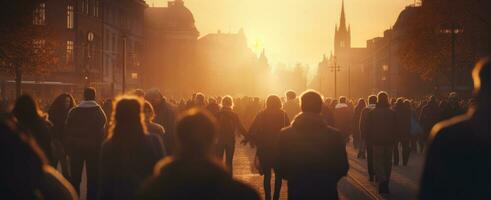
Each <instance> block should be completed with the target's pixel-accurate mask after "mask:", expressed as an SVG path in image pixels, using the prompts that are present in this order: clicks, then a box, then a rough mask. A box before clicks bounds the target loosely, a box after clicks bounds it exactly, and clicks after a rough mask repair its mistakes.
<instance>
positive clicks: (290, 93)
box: [286, 90, 297, 100]
mask: <svg viewBox="0 0 491 200" xmlns="http://www.w3.org/2000/svg"><path fill="white" fill-rule="evenodd" d="M295 98H297V93H295V92H294V91H291V90H290V91H288V92H286V99H287V100H293V99H295Z"/></svg>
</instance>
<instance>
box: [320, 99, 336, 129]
mask: <svg viewBox="0 0 491 200" xmlns="http://www.w3.org/2000/svg"><path fill="white" fill-rule="evenodd" d="M331 102H332V99H330V98H326V99H325V101H324V104H323V105H322V112H321V114H322V116H323V117H324V119H325V120H326V122H327V124H329V125H330V126H334V109H333V108H331Z"/></svg>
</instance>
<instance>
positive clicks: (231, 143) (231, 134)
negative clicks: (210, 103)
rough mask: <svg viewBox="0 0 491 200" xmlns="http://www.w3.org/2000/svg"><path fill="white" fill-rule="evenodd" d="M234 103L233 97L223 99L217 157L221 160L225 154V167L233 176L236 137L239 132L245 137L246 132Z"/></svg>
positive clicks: (219, 115) (218, 120)
mask: <svg viewBox="0 0 491 200" xmlns="http://www.w3.org/2000/svg"><path fill="white" fill-rule="evenodd" d="M233 106H234V102H233V100H232V97H230V96H225V97H223V99H222V109H221V110H220V112H219V113H218V117H217V122H218V140H217V146H216V147H217V155H218V158H219V159H220V160H221V159H223V155H224V154H225V165H226V166H227V168H228V169H229V170H230V173H231V174H233V167H232V162H233V160H234V152H235V136H236V133H237V132H239V133H240V134H241V135H242V136H244V137H245V135H246V132H247V131H246V130H245V128H244V126H243V125H242V122H240V119H239V116H238V115H237V113H235V112H234V111H233V110H232V108H233Z"/></svg>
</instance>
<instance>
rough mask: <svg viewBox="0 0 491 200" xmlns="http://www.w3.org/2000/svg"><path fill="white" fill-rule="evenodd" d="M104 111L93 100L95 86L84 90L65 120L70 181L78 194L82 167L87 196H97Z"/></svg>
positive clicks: (104, 123)
mask: <svg viewBox="0 0 491 200" xmlns="http://www.w3.org/2000/svg"><path fill="white" fill-rule="evenodd" d="M105 125H106V115H105V114H104V111H103V110H102V108H101V107H100V106H99V104H97V102H96V101H95V89H94V88H86V89H85V90H84V101H82V102H80V104H79V105H78V106H77V107H75V108H73V109H72V110H70V113H69V114H68V117H67V121H66V127H65V128H66V136H65V137H66V144H67V149H68V155H69V157H70V168H71V178H70V181H71V183H72V185H73V186H74V187H75V189H76V190H77V191H78V192H79V194H80V182H81V180H82V169H83V166H84V162H85V167H86V172H87V199H88V200H92V199H96V198H97V195H98V191H97V188H98V187H99V157H100V152H101V145H102V142H103V140H104V131H105Z"/></svg>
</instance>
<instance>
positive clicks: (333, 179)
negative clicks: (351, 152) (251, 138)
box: [278, 91, 349, 200]
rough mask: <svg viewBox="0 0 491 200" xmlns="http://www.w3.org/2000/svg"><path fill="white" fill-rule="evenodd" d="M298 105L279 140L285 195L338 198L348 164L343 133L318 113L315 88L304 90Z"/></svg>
mask: <svg viewBox="0 0 491 200" xmlns="http://www.w3.org/2000/svg"><path fill="white" fill-rule="evenodd" d="M301 108H302V113H300V114H299V115H297V117H296V118H295V119H294V121H293V122H292V124H291V125H290V126H288V127H287V128H285V129H283V130H282V132H281V134H280V141H279V144H278V146H279V152H278V155H279V157H278V164H279V166H278V167H279V168H278V169H279V174H281V175H282V176H283V177H284V178H285V179H286V180H288V199H290V200H295V199H338V192H337V183H338V181H339V179H341V178H342V177H343V176H345V175H346V174H347V172H348V168H349V166H348V159H347V156H346V149H345V143H344V139H343V136H342V135H341V133H339V132H338V131H337V130H335V129H333V128H331V127H329V126H328V125H327V123H326V122H325V120H324V119H323V118H322V116H321V115H320V113H321V109H322V99H321V96H320V95H319V94H318V93H317V92H314V91H307V92H305V93H304V94H303V95H302V97H301Z"/></svg>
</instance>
